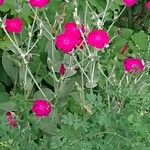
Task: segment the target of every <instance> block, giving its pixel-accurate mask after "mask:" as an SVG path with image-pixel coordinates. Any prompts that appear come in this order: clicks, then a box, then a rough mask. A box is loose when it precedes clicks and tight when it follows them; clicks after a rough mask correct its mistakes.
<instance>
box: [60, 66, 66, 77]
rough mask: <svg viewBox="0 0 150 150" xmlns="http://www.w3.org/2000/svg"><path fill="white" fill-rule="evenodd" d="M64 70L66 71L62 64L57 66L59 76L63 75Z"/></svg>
mask: <svg viewBox="0 0 150 150" xmlns="http://www.w3.org/2000/svg"><path fill="white" fill-rule="evenodd" d="M65 72H66V68H65V65H64V64H61V65H60V68H59V74H60V75H61V76H63V75H64V74H65Z"/></svg>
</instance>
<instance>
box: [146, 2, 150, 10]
mask: <svg viewBox="0 0 150 150" xmlns="http://www.w3.org/2000/svg"><path fill="white" fill-rule="evenodd" d="M146 8H147V10H148V11H150V1H148V2H147V3H146Z"/></svg>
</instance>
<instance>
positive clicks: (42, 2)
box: [28, 0, 50, 8]
mask: <svg viewBox="0 0 150 150" xmlns="http://www.w3.org/2000/svg"><path fill="white" fill-rule="evenodd" d="M49 2H50V0H29V1H28V3H29V4H30V5H31V6H32V7H35V8H43V7H46V6H47V5H48V4H49Z"/></svg>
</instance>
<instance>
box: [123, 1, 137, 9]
mask: <svg viewBox="0 0 150 150" xmlns="http://www.w3.org/2000/svg"><path fill="white" fill-rule="evenodd" d="M122 2H123V4H124V5H125V6H127V7H132V6H134V5H135V4H137V0H122Z"/></svg>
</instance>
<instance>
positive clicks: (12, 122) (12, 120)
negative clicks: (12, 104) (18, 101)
mask: <svg viewBox="0 0 150 150" xmlns="http://www.w3.org/2000/svg"><path fill="white" fill-rule="evenodd" d="M6 119H7V123H8V125H9V126H10V127H12V128H16V127H17V123H16V120H15V118H14V114H13V113H12V112H7V113H6Z"/></svg>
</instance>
